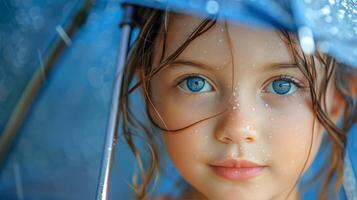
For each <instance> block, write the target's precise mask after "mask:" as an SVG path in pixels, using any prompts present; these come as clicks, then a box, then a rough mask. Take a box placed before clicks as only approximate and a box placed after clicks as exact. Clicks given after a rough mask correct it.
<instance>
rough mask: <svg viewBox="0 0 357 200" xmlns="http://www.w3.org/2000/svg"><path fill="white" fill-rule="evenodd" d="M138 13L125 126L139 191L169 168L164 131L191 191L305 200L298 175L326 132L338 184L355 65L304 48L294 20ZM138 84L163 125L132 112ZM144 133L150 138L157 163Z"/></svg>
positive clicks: (195, 195)
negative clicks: (138, 142) (287, 27)
mask: <svg viewBox="0 0 357 200" xmlns="http://www.w3.org/2000/svg"><path fill="white" fill-rule="evenodd" d="M139 13H141V15H140V17H141V19H138V22H139V24H140V26H141V32H140V35H139V37H138V39H137V41H136V43H135V45H134V46H133V48H132V51H131V53H130V56H129V59H128V62H127V64H126V68H125V72H124V74H125V75H124V78H123V81H122V88H121V98H120V102H121V105H120V111H121V112H120V114H121V120H122V130H121V131H122V133H123V135H124V137H125V139H126V142H127V143H128V145H129V147H130V148H131V150H132V151H133V153H134V155H135V157H136V159H137V160H138V164H139V167H140V172H141V180H140V182H139V183H138V182H135V183H134V189H135V193H136V195H137V198H138V199H147V198H149V192H148V191H149V190H148V185H149V183H150V182H151V181H152V180H153V179H155V177H156V176H157V173H158V171H159V156H160V154H161V153H162V152H160V151H159V150H158V149H157V144H156V143H157V140H156V137H157V136H158V138H159V139H162V140H163V142H164V144H165V146H166V149H167V152H168V154H169V156H170V158H171V160H172V162H173V163H174V165H175V167H176V168H177V170H178V171H179V172H180V174H181V175H182V178H183V179H184V180H185V181H186V182H187V183H188V184H189V188H188V189H187V190H186V191H184V192H183V194H182V195H181V196H180V198H181V199H299V192H298V188H297V183H298V181H299V179H300V177H301V176H302V175H303V174H304V172H305V171H306V170H307V169H308V168H309V166H310V165H311V163H312V161H313V160H314V158H315V155H316V153H317V151H318V149H319V147H320V144H321V140H322V138H323V137H324V136H326V137H328V138H329V140H330V143H331V148H332V150H331V155H330V157H329V159H327V160H326V164H325V165H324V168H323V171H322V172H321V173H322V175H323V176H324V183H323V185H322V187H321V191H320V198H321V199H326V198H327V195H328V193H327V192H328V191H329V187H330V186H334V188H335V190H334V191H338V190H339V188H340V186H341V178H342V168H343V158H344V153H345V146H346V138H347V132H348V131H349V129H350V128H351V126H352V125H353V124H354V123H355V122H356V115H357V113H356V101H355V97H356V85H355V84H352V81H353V80H354V81H355V80H356V70H355V69H352V68H350V67H348V66H345V65H343V64H340V63H337V62H336V61H335V60H334V59H333V58H332V57H330V56H328V55H325V54H323V53H321V52H320V51H316V52H315V53H314V55H305V54H304V53H303V52H302V50H301V48H300V47H299V44H298V40H297V39H296V36H295V35H294V34H293V33H289V32H286V31H284V30H277V29H274V28H270V29H268V28H266V27H265V28H264V29H258V28H253V27H248V26H245V25H242V24H238V23H235V24H233V23H230V22H227V21H226V20H225V19H224V18H223V17H219V16H218V17H213V18H212V17H207V18H204V17H202V18H201V17H194V16H188V15H184V14H176V13H167V12H165V11H159V10H150V9H143V10H140V12H139ZM139 88H140V90H141V92H142V94H143V96H144V99H145V105H146V108H147V114H148V117H149V118H150V121H151V124H152V125H153V126H155V127H156V128H158V129H159V130H160V134H157V133H156V132H155V133H154V131H152V129H151V127H147V126H145V125H144V124H143V123H141V122H140V121H139V120H137V119H136V118H135V116H134V115H133V112H132V107H131V104H130V101H129V94H131V92H133V91H134V90H136V89H139ZM338 119H341V123H340V124H341V126H337V121H338ZM135 134H141V135H143V136H144V138H145V139H146V141H147V144H148V145H147V146H148V147H149V148H148V149H149V150H150V151H149V152H150V163H149V166H148V167H147V168H146V167H144V166H143V164H142V157H141V156H140V153H139V151H138V149H137V147H136V146H135V144H134V142H133V135H135ZM161 167H164V166H161Z"/></svg>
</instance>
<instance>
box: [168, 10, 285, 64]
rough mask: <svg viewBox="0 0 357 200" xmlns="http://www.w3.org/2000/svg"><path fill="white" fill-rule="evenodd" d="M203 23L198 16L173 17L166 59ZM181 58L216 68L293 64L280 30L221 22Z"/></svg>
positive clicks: (218, 21) (192, 43)
mask: <svg viewBox="0 0 357 200" xmlns="http://www.w3.org/2000/svg"><path fill="white" fill-rule="evenodd" d="M203 20H204V19H203V18H199V17H194V16H188V15H182V14H171V15H170V17H169V25H168V34H167V41H166V52H165V57H167V56H168V55H170V54H172V53H173V52H174V51H175V50H176V49H178V48H179V47H180V46H181V45H182V44H183V43H184V42H185V41H186V40H187V38H188V37H189V36H190V34H192V32H193V31H194V30H195V29H196V28H197V27H198V26H199V25H200V23H202V21H203ZM161 42H162V41H161ZM179 59H194V60H195V61H197V62H203V63H207V62H209V64H211V65H214V66H221V65H224V64H225V63H231V62H234V64H235V65H240V66H251V65H255V66H263V65H265V64H266V63H267V62H268V63H282V62H285V63H291V62H292V60H291V56H290V52H289V50H288V48H287V46H286V44H285V43H284V41H283V40H282V35H281V34H279V31H277V30H275V29H273V28H271V29H267V28H264V30H263V29H259V28H252V27H248V26H245V25H242V24H236V23H234V24H233V23H229V22H226V21H224V20H221V19H218V20H217V23H216V24H215V25H214V26H213V27H212V28H210V29H209V30H207V31H206V32H205V33H204V34H202V35H201V36H199V37H198V38H196V39H195V40H194V41H192V42H191V43H190V44H189V46H188V47H187V48H186V49H185V50H184V51H183V52H182V54H181V55H180V56H179Z"/></svg>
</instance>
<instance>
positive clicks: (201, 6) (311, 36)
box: [0, 0, 357, 199]
mask: <svg viewBox="0 0 357 200" xmlns="http://www.w3.org/2000/svg"><path fill="white" fill-rule="evenodd" d="M128 2H130V3H132V4H135V5H142V6H149V7H155V8H158V9H168V8H169V9H171V10H175V11H181V12H188V13H189V14H192V13H195V14H198V15H206V14H207V13H208V14H224V15H225V16H227V17H228V18H229V19H230V20H234V21H236V20H237V21H240V22H244V23H248V24H250V25H256V26H264V24H265V23H269V24H273V25H275V26H278V27H281V28H284V29H288V30H292V31H296V32H298V34H299V38H300V41H301V43H302V45H303V47H304V48H303V49H304V51H305V52H311V51H314V47H315V43H316V42H322V44H323V45H322V47H323V49H324V51H326V52H327V53H330V54H332V55H333V56H335V57H336V58H337V59H339V60H340V61H341V62H345V63H346V64H349V65H351V66H356V65H357V63H356V56H348V57H347V56H346V55H347V54H343V52H344V51H346V50H348V51H349V52H352V54H353V55H356V54H357V53H356V52H357V51H356V32H352V37H351V35H350V32H345V31H339V32H338V35H339V37H337V38H336V33H335V30H336V29H333V28H332V27H330V28H331V30H332V32H331V31H327V32H326V31H324V32H323V31H321V30H326V29H325V28H323V29H322V28H320V27H329V24H330V23H328V21H330V20H332V21H333V22H334V23H333V24H334V26H333V27H335V28H337V29H338V30H345V29H346V30H354V29H353V28H355V27H356V26H355V23H356V12H354V11H355V10H356V7H355V6H356V4H355V2H354V1H350V2H348V1H346V2H347V3H348V5H352V6H350V7H349V8H350V9H346V10H345V11H344V15H345V17H344V20H339V19H340V18H341V17H340V16H338V15H333V14H331V13H336V12H334V10H339V8H340V7H341V6H340V5H342V4H337V3H335V4H332V3H330V5H331V6H330V7H329V9H330V11H329V13H330V14H331V15H327V16H330V17H331V18H332V19H330V18H327V19H328V20H327V21H326V17H327V16H326V15H323V16H309V12H308V10H309V9H314V10H318V9H320V10H321V9H322V11H321V12H323V13H328V11H326V10H327V9H326V8H325V7H324V5H327V3H328V2H330V1H320V4H319V3H311V2H310V3H309V1H301V2H300V1H299V2H300V3H298V1H292V3H291V4H289V3H286V2H285V1H259V3H258V2H256V1H239V3H238V1H222V2H221V1H213V0H209V1H153V0H146V1H145V0H143V1H139V0H133V1H128ZM331 2H334V1H331ZM344 2H345V1H344ZM68 3H69V2H68ZM117 3H118V2H115V5H116V6H118V4H117ZM93 5H95V6H94V8H93V7H92V6H93ZM267 5H269V7H270V8H271V9H266V8H267ZM11 6H14V5H10V4H9V5H8V4H6V5H4V7H3V9H4V10H6V9H10V8H11ZM21 6H23V7H24V8H22V9H25V10H26V9H30V8H31V7H32V5H30V6H29V5H27V6H28V8H26V5H18V8H19V10H20V8H21ZM42 6H44V5H42ZM53 6H54V5H53ZM67 6H68V7H67V9H68V8H71V9H68V10H70V11H68V12H69V13H70V14H68V16H67V17H64V18H65V20H63V19H62V21H63V22H62V24H63V25H61V26H58V25H56V26H55V30H56V34H57V35H58V36H60V37H58V36H51V37H49V39H48V40H49V41H48V42H47V44H48V43H49V44H54V45H53V46H56V47H57V48H63V49H62V50H57V51H59V52H64V53H63V54H64V55H65V56H67V58H66V57H61V58H59V54H60V53H57V55H58V58H57V59H55V61H57V62H59V63H60V64H61V65H65V64H66V61H65V60H66V59H68V57H71V54H74V52H73V51H72V52H71V51H70V49H71V48H72V46H71V45H73V46H74V44H73V43H75V42H76V41H78V40H80V38H79V36H78V37H76V36H75V35H74V33H75V31H71V28H70V26H71V25H69V24H70V22H71V21H73V22H76V21H77V20H76V16H79V18H80V17H81V16H82V17H84V16H86V13H89V12H91V13H92V14H93V13H94V11H93V10H95V11H97V12H100V11H101V12H103V10H106V11H108V10H109V9H110V7H111V6H113V3H112V2H111V3H110V2H105V1H98V2H97V3H96V4H92V2H90V1H88V2H86V3H83V4H82V2H80V1H77V2H76V3H73V4H72V7H71V5H67ZM15 7H16V5H15ZM58 7H59V8H61V6H60V5H59V4H57V8H58ZM113 7H114V6H113ZM62 9H63V8H62ZM98 10H100V11H98ZM79 11H80V12H79ZM237 11H240V12H237ZM119 12H124V13H121V14H124V17H123V18H122V23H121V24H122V25H121V27H122V30H121V39H120V40H119V38H117V39H116V40H115V42H113V43H114V44H116V45H114V46H119V51H118V52H119V53H118V56H117V60H118V62H117V64H115V65H114V64H113V63H112V64H111V67H113V69H114V66H116V72H115V73H113V74H115V78H114V80H113V82H114V84H113V88H114V89H113V91H114V92H113V93H111V92H109V93H108V94H110V95H108V94H106V95H104V96H105V99H106V100H104V101H106V103H108V102H110V99H112V100H111V102H112V104H111V109H110V114H109V116H110V117H109V120H108V122H102V126H101V128H97V129H99V130H97V133H100V129H103V128H104V127H103V125H104V126H105V124H106V126H107V128H106V129H107V133H106V139H105V144H104V151H103V152H104V153H103V156H102V157H103V158H102V165H101V172H100V174H101V175H100V179H99V183H98V191H97V198H98V199H106V198H108V192H109V188H110V185H109V183H110V176H111V165H112V159H113V158H114V155H113V152H114V147H115V145H114V144H115V137H114V136H115V134H114V126H115V124H116V121H117V119H116V116H115V113H116V111H117V103H118V102H117V101H116V100H117V99H118V98H117V95H118V92H119V90H118V87H119V83H120V80H121V79H120V71H121V68H122V66H123V62H124V58H125V56H126V53H127V48H128V44H129V41H130V32H131V29H132V26H131V24H132V23H131V20H132V19H131V16H132V14H133V12H134V7H133V6H131V5H130V4H126V5H125V6H124V7H123V11H119ZM5 13H6V12H5ZM76 13H78V14H76ZM310 13H311V12H310ZM349 14H351V17H349ZM102 15H103V14H102ZM341 15H342V14H341ZM34 16H35V15H34ZM90 16H91V15H90ZM97 16H98V15H97ZM114 16H117V17H118V16H119V15H118V14H116V15H114ZM92 17H93V18H94V21H95V20H96V19H95V15H94V14H93V15H92ZM19 18H20V17H19ZM33 18H34V21H36V16H35V17H33ZM257 19H259V20H257ZM262 19H263V20H262ZM42 20H43V19H42ZM111 20H112V22H113V19H111ZM319 20H320V21H319ZM321 20H322V21H321ZM20 21H21V20H20ZM23 21H25V20H23ZM79 21H80V20H79ZM117 21H118V19H117ZM324 22H326V23H324ZM23 23H24V24H26V23H25V22H23ZM37 23H39V22H38V21H37ZM90 23H91V22H90V20H89V22H88V21H87V25H88V24H89V25H90ZM115 23H117V22H115ZM115 23H111V24H110V25H113V24H115ZM66 24H67V27H68V28H63V27H66ZM68 25H69V26H68ZM78 25H79V24H77V25H73V27H78ZM89 25H88V26H89ZM92 25H97V26H98V24H95V23H94V22H93V24H92ZM88 26H87V27H88ZM87 29H89V30H88V31H93V30H90V28H87ZM76 30H78V29H76ZM97 32H98V31H97ZM3 33H4V34H3V35H5V32H3ZM87 37H89V38H86V39H87V40H89V39H93V40H94V39H95V37H93V36H87ZM0 38H3V36H2V37H0ZM58 39H60V40H59V41H58V42H57V45H56V41H57V40H58ZM66 45H67V47H66ZM49 46H51V45H48V46H45V47H41V48H40V51H38V52H37V54H35V55H31V56H29V57H37V58H38V57H40V58H41V57H45V56H46V55H42V54H44V53H43V52H46V50H48V49H53V52H56V47H55V48H53V47H52V48H51V47H49ZM60 46H62V47H60ZM108 46H110V45H108ZM112 46H113V45H112ZM331 46H334V47H336V48H330V47H331ZM67 48H68V49H67ZM99 48H100V47H99ZM64 49H67V50H66V51H68V52H67V53H66V52H65V50H64ZM102 49H103V47H102ZM20 52H21V51H20ZM53 55H56V54H53ZM112 55H115V54H112ZM72 57H73V56H72ZM111 58H112V60H115V56H114V57H113V56H112V57H111ZM14 60H15V59H14ZM39 60H41V59H39ZM48 62H49V64H48V66H49V67H51V66H53V65H54V63H50V62H51V61H48ZM15 64H17V65H23V63H21V62H20V63H15ZM36 64H40V65H45V66H46V65H47V64H46V62H45V61H43V62H42V63H41V62H39V63H36ZM67 64H68V63H67ZM57 65H59V64H57ZM58 67H59V66H58ZM72 70H74V71H72V73H75V72H76V70H75V69H72ZM109 71H113V70H109ZM77 72H80V71H77ZM46 73H47V71H40V70H38V75H37V77H41V76H43V77H46ZM106 73H107V72H103V69H101V68H98V67H94V68H93V69H92V68H91V71H90V72H89V73H88V79H89V80H90V82H91V83H92V84H93V85H94V87H97V88H104V87H103V82H104V83H105V82H108V81H103V79H105V77H103V76H101V78H102V80H98V78H96V75H97V74H101V75H103V74H106ZM29 74H30V73H29ZM107 74H108V73H107ZM109 74H110V73H109ZM0 75H1V74H0ZM53 76H54V75H52V80H53V79H54V77H53ZM57 76H60V75H57ZM62 78H65V77H64V75H63V73H62ZM27 79H28V78H27ZM107 79H110V78H107ZM32 80H41V81H46V80H47V81H48V83H47V84H50V83H51V81H52V80H51V77H46V79H43V78H42V79H39V78H34V79H32ZM52 82H53V81H52ZM46 87H48V88H50V86H46ZM62 87H66V86H62ZM67 87H69V85H67ZM106 88H107V89H108V88H110V86H106ZM78 91H79V89H78V90H77V91H76V90H74V91H71V92H69V93H70V94H71V95H72V96H74V97H76V96H75V95H76V94H78ZM97 92H98V90H97ZM40 95H41V96H42V97H44V98H46V94H45V93H44V91H43V92H42V93H40ZM109 96H111V98H110V97H109ZM47 98H48V95H47ZM36 101H40V100H39V99H37V100H36ZM52 101H54V100H52ZM74 101H76V100H74ZM77 101H79V100H77ZM12 102H15V101H14V100H13V101H12ZM67 103H68V102H67ZM8 104H9V103H8ZM8 104H6V105H5V104H3V105H2V107H3V108H2V109H3V110H5V109H4V108H12V107H14V105H8ZM12 104H13V103H12ZM102 104H104V103H101V105H102ZM72 105H78V103H76V102H74V103H73V102H72ZM91 105H94V104H91ZM105 105H106V106H107V104H105ZM24 106H25V107H26V106H28V108H29V109H31V107H30V105H24ZM48 106H50V107H51V105H48ZM107 107H108V106H107ZM17 108H19V107H17ZM101 108H102V109H103V106H102V107H101ZM9 110H10V109H8V111H7V113H10V111H9ZM103 110H105V109H103ZM82 111H83V110H82ZM92 111H93V113H94V110H92ZM30 112H32V113H36V111H34V110H32V111H31V110H30ZM4 113H5V112H4ZM37 113H38V112H37ZM87 113H88V112H87ZM23 117H24V118H25V116H23ZM62 117H65V115H64V116H62ZM78 117H79V116H78ZM97 118H98V119H99V118H105V117H104V115H103V116H97ZM58 119H59V118H58ZM72 119H73V118H72ZM41 120H45V119H41ZM10 121H11V120H10ZM28 121H30V122H28ZM28 121H25V125H24V127H26V126H27V127H28V126H31V120H28ZM5 122H6V120H1V127H2V128H3V130H5V129H6V128H5V127H9V125H6V126H5ZM20 122H21V120H20V121H16V122H15V126H10V128H11V127H18V126H19V124H21V123H20ZM32 123H33V122H32ZM8 124H9V123H8ZM16 124H17V125H16ZM64 124H66V123H64ZM67 125H69V126H70V125H71V123H69V122H67ZM52 126H54V125H52ZM72 126H73V125H72ZM24 129H26V128H24ZM27 129H29V128H27ZM87 130H88V129H87ZM3 132H4V133H5V131H3ZM10 132H16V131H15V130H13V131H10ZM73 132H76V131H73ZM4 135H6V134H2V139H3V138H5V137H3V136H4ZM13 136H14V135H10V137H6V138H7V139H8V140H13ZM97 138H101V137H97ZM63 139H64V138H63ZM101 139H103V138H101ZM19 140H20V139H19ZM1 141H2V142H3V141H4V140H1ZM352 141H353V140H352ZM20 142H21V141H20ZM20 142H19V143H20ZM4 144H9V142H4ZM20 144H21V143H20ZM2 146H4V147H5V145H2ZM4 149H7V148H4ZM349 149H350V152H354V151H353V149H354V150H355V149H356V147H355V146H353V144H352V145H350V146H349ZM97 154H98V152H97ZM99 155H100V154H99ZM98 157H99V156H98ZM346 158H347V159H346V162H347V163H349V162H350V161H349V159H348V157H346ZM97 161H98V162H99V160H97ZM355 162H356V161H355ZM7 163H9V161H7ZM352 165H353V166H356V164H353V160H352ZM347 166H348V165H347ZM97 167H98V166H97ZM13 171H14V174H15V175H14V176H15V177H18V178H17V179H16V178H15V180H17V184H18V182H19V181H18V180H19V175H16V174H19V173H18V171H19V166H18V165H15V164H14V165H13ZM350 172H351V170H350ZM351 173H352V174H353V170H352V172H351ZM352 181H353V180H352ZM15 182H16V181H15ZM92 187H93V186H92ZM91 189H92V191H91V192H90V194H91V196H93V195H94V194H93V191H95V188H91ZM82 195H84V194H83V193H82ZM20 197H21V195H20ZM43 197H44V198H46V196H43ZM51 197H53V196H51V195H49V196H47V198H51ZM67 197H70V196H67ZM64 198H66V197H64Z"/></svg>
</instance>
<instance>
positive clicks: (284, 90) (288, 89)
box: [267, 78, 298, 95]
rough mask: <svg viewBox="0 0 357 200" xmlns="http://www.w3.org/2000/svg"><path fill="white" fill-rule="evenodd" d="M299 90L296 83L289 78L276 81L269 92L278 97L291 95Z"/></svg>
mask: <svg viewBox="0 0 357 200" xmlns="http://www.w3.org/2000/svg"><path fill="white" fill-rule="evenodd" d="M297 89H298V87H297V84H296V83H295V81H293V80H290V79H288V78H280V79H276V80H274V81H273V82H271V83H270V84H269V85H268V89H267V91H268V92H271V93H274V94H278V95H289V94H292V93H294V92H295V91H296V90H297Z"/></svg>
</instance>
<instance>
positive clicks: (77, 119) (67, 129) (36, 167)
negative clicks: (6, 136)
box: [0, 0, 357, 199]
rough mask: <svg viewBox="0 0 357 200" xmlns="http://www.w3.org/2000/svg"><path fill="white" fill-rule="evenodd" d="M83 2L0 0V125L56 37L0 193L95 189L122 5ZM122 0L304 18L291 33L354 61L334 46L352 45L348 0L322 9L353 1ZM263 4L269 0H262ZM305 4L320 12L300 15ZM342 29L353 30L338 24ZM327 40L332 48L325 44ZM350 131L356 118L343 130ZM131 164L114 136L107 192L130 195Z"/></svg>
mask: <svg viewBox="0 0 357 200" xmlns="http://www.w3.org/2000/svg"><path fill="white" fill-rule="evenodd" d="M88 2H89V1H88ZM88 2H86V1H80V0H78V1H69V0H68V1H67V0H66V1H61V2H54V1H13V2H6V1H2V2H1V3H0V13H1V14H0V15H1V18H0V20H1V21H0V26H1V30H0V49H1V54H0V66H1V67H0V127H1V130H4V128H5V126H6V123H7V122H8V120H9V118H10V115H11V113H12V112H13V110H14V108H15V106H16V104H17V102H18V101H19V100H20V99H21V95H22V93H23V91H24V88H25V87H26V85H27V84H28V83H29V80H30V79H31V77H32V76H33V74H34V73H35V71H39V70H38V69H41V67H43V65H45V64H46V57H48V56H49V54H50V53H49V52H51V51H52V50H53V49H54V46H56V44H57V42H58V41H59V40H61V41H63V42H64V44H65V45H66V46H65V47H64V49H63V51H61V53H60V55H58V59H57V60H56V62H55V63H53V67H52V70H51V71H50V72H49V74H48V75H46V73H43V80H42V81H43V82H44V85H43V87H41V90H40V91H39V95H38V96H37V97H36V98H35V99H34V102H33V104H32V106H31V108H30V110H29V111H28V113H27V115H26V118H25V120H24V122H23V123H22V125H21V127H20V129H19V130H18V132H17V136H16V139H15V140H14V143H13V145H12V146H11V151H10V153H9V154H8V156H7V158H6V160H5V161H4V162H3V166H1V172H0V197H1V198H4V199H93V198H94V197H95V196H96V190H97V184H98V179H99V175H100V162H101V159H102V158H101V156H102V153H103V152H102V151H103V148H102V147H103V145H104V141H105V130H106V128H107V120H108V118H109V117H108V116H109V109H110V102H111V95H112V88H113V83H114V79H115V77H114V74H115V71H116V60H117V55H118V51H119V46H120V44H119V43H120V31H119V29H118V24H119V22H120V18H121V17H122V14H123V13H122V10H121V7H120V2H118V1H104V0H103V1H96V2H95V4H90V5H89V4H88V5H87V4H86V3H88ZM130 2H132V3H135V4H137V5H145V6H150V7H155V8H160V9H167V8H169V9H171V10H174V11H179V12H180V11H185V12H189V13H195V14H202V15H206V14H207V13H209V14H217V13H221V14H225V15H226V16H228V18H229V19H230V20H232V21H235V20H238V21H240V22H244V23H247V24H251V25H257V26H264V24H265V23H270V24H273V25H275V26H278V27H281V28H285V29H288V30H292V31H297V32H299V30H301V29H300V28H301V27H307V28H308V30H310V31H311V33H312V34H311V35H309V32H308V33H301V34H302V37H304V36H306V37H311V38H313V39H314V41H320V42H324V43H322V44H324V45H325V46H324V45H323V47H324V48H325V51H326V52H329V53H330V54H332V55H334V56H336V57H337V58H338V59H339V60H340V61H341V62H345V63H347V64H350V65H352V66H356V65H357V63H356V57H357V56H348V57H346V56H345V55H347V54H343V53H342V52H345V51H349V52H351V53H353V54H355V55H357V51H356V46H357V45H356V38H357V37H356V30H355V27H356V24H355V23H356V12H355V10H356V7H352V8H350V7H348V9H346V10H345V11H344V12H343V11H338V13H340V14H336V15H335V14H331V13H336V12H334V10H336V9H337V10H341V9H342V8H343V7H344V6H343V5H344V4H343V2H346V3H348V5H354V6H356V4H355V2H354V1H341V2H337V1H336V2H335V1H319V2H320V3H321V4H318V3H312V2H310V3H309V1H292V2H295V3H294V4H293V3H292V4H285V3H284V2H285V1H259V3H257V1H254V2H255V3H254V2H253V1H241V3H236V2H238V1H212V0H209V1H185V3H183V2H184V1H149V0H143V1H139V0H132V1H130ZM296 2H300V3H296ZM323 3H325V4H323ZM326 3H328V5H331V6H330V7H328V9H329V11H328V9H327V7H324V6H325V5H327V4H326ZM266 5H269V8H270V9H266V8H267V7H266ZM83 8H86V9H87V10H86V12H87V17H86V20H85V21H84V23H83V25H81V26H80V27H78V29H77V30H76V31H75V32H74V34H73V35H70V34H69V33H68V31H67V32H66V30H67V29H68V27H69V26H70V24H71V23H72V22H73V21H74V20H75V18H76V16H77V14H78V13H79V11H81V9H83ZM183 8H185V9H183ZM187 8H189V9H187ZM309 9H313V10H319V11H320V12H322V13H323V14H324V13H325V14H324V15H321V16H320V15H316V16H310V14H311V10H310V11H309ZM237 10H239V11H241V12H237ZM342 10H343V9H342ZM241 13H242V14H241ZM309 13H310V14H309ZM341 13H344V14H341ZM350 14H351V17H350ZM342 15H343V16H344V17H343V18H342V17H341V16H342ZM328 16H330V17H331V18H332V19H330V18H328ZM326 18H327V21H326ZM341 18H342V19H344V20H345V21H343V20H341ZM257 19H259V20H257ZM262 19H263V20H262ZM322 19H323V21H321V20H322ZM330 20H332V21H330ZM346 20H347V21H346ZM329 21H330V23H329ZM325 22H326V23H325ZM331 22H333V23H331ZM330 24H333V25H335V26H333V27H336V28H337V30H338V34H337V35H338V36H339V37H337V38H336V29H335V28H332V27H330ZM325 26H327V27H328V28H331V31H327V32H325V31H324V32H323V31H322V30H326V28H325ZM319 27H323V28H319ZM351 27H353V28H351ZM345 29H346V30H353V31H354V32H352V33H350V32H346V31H340V30H345ZM350 34H352V36H350ZM307 45H308V44H307ZM330 46H336V48H329V47H330ZM133 101H135V102H136V103H137V104H138V112H139V113H142V112H144V111H145V110H144V108H143V107H142V105H141V99H140V96H139V94H135V95H134V97H133ZM356 131H357V130H356V128H355V129H354V130H352V132H356ZM349 137H350V140H349V141H351V143H350V144H348V152H349V154H350V155H354V153H355V152H356V151H357V143H356V142H355V141H357V140H356V139H357V138H356V137H357V136H356V134H350V135H349ZM320 154H321V155H320V156H319V158H321V159H322V158H323V155H324V149H321V151H320ZM348 158H349V157H347V161H346V162H347V163H350V164H351V168H349V169H352V171H351V170H350V171H349V175H351V174H353V172H357V159H355V158H354V157H350V158H351V159H348ZM319 161H320V160H319V159H317V160H316V161H315V163H314V164H313V167H312V168H311V172H308V173H307V175H306V178H307V177H308V176H310V175H311V174H312V173H313V172H314V171H315V170H316V169H317V168H318V167H319V163H320V162H319ZM165 162H167V163H166V165H167V166H168V167H167V172H164V173H163V175H162V176H161V178H160V182H159V186H158V188H157V190H156V193H157V194H160V193H166V192H170V191H172V190H174V188H175V181H174V180H177V179H179V176H178V175H177V173H176V172H175V169H174V168H173V166H172V164H171V163H170V161H168V160H167V161H165ZM132 166H135V161H134V157H133V156H132V155H131V153H130V151H129V150H128V148H127V146H126V145H125V144H124V142H122V141H121V140H120V138H119V142H118V145H117V149H116V154H115V162H114V167H113V174H112V177H113V178H112V183H111V190H110V195H109V199H117V198H119V197H121V198H124V199H130V198H131V197H132V192H131V190H130V186H129V185H128V182H130V180H131V174H132V172H133V167H132ZM352 182H353V180H352ZM315 195H316V193H315V191H314V188H313V187H311V189H309V190H308V191H307V192H306V193H304V197H305V198H306V199H309V198H312V197H315ZM345 197H346V196H345V193H344V191H341V198H345Z"/></svg>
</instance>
